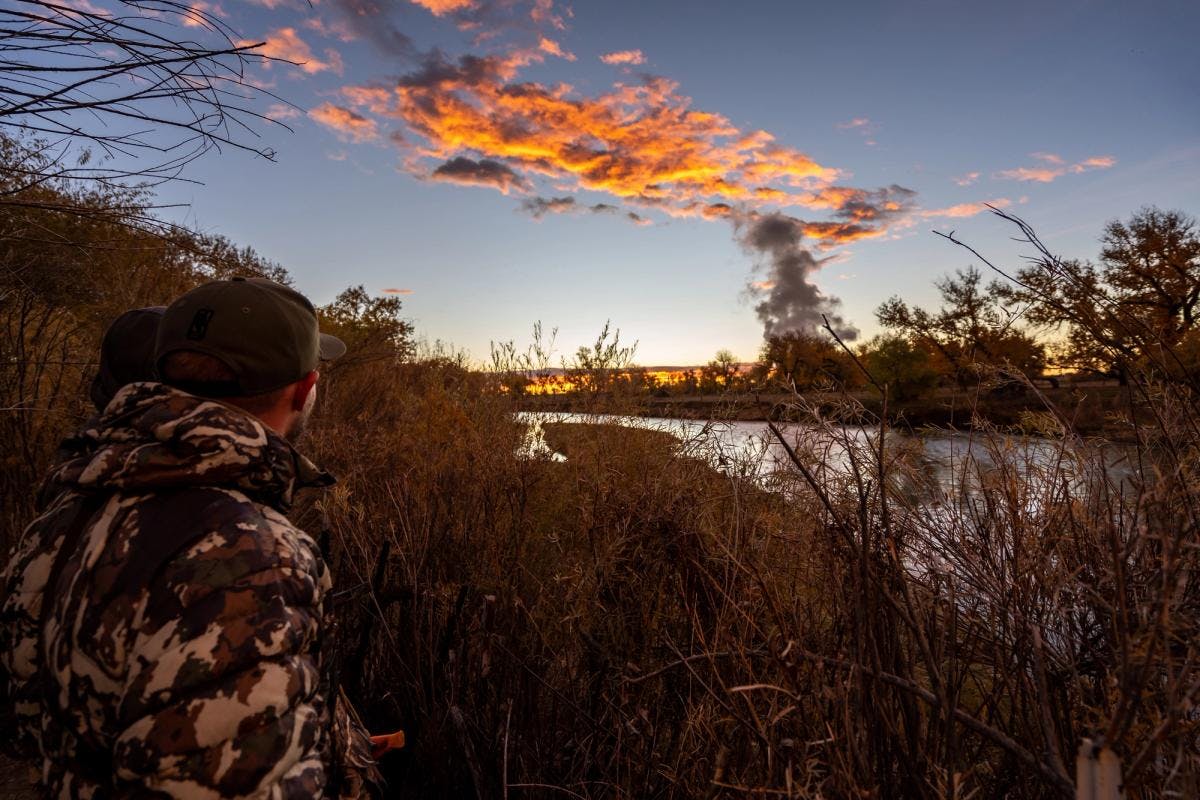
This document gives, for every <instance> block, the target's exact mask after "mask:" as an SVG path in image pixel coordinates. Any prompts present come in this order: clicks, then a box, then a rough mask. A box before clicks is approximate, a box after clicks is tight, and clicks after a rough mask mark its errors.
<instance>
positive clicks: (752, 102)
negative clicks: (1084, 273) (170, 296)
mask: <svg viewBox="0 0 1200 800" xmlns="http://www.w3.org/2000/svg"><path fill="white" fill-rule="evenodd" d="M87 1H88V2H90V3H97V2H100V0H87ZM76 2H84V0H76ZM193 7H194V8H196V9H197V11H203V12H205V13H207V14H210V15H212V16H213V17H215V18H216V19H219V20H220V21H221V22H222V23H225V24H228V25H229V26H230V27H231V28H232V29H233V30H236V31H237V32H238V34H239V36H240V37H242V38H244V39H245V40H246V41H254V42H257V41H263V42H265V43H266V45H265V47H264V48H263V52H265V53H266V54H268V55H271V56H275V57H277V58H281V59H286V60H289V61H293V62H297V63H295V64H288V63H283V62H279V61H276V62H271V63H258V64H255V65H253V67H252V68H251V71H250V74H249V77H250V79H251V80H252V81H253V82H254V83H255V84H257V85H259V86H261V87H262V88H263V89H264V90H266V91H267V92H269V93H271V94H272V95H274V96H273V97H272V96H267V95H262V96H260V97H258V98H257V99H255V100H254V101H253V102H254V103H256V104H257V105H256V106H255V107H256V108H257V109H259V110H261V111H262V112H263V113H266V114H268V115H269V116H271V117H273V118H275V119H277V120H278V121H279V122H280V123H283V124H282V125H268V126H259V129H258V133H259V135H260V136H262V137H263V141H264V142H267V143H269V145H270V147H272V148H273V149H274V150H275V151H276V153H277V157H276V159H275V160H274V161H269V160H267V159H263V158H256V157H254V156H253V155H251V154H249V153H244V152H239V151H236V150H231V149H229V148H226V149H225V150H224V151H223V152H222V153H220V154H210V155H208V156H206V157H204V158H203V159H201V160H199V161H197V162H194V163H193V164H192V165H190V167H189V171H188V173H187V176H188V177H189V178H190V179H191V180H192V181H194V182H190V183H189V182H176V183H174V184H169V185H167V186H164V187H162V188H161V189H160V192H159V194H160V198H161V199H162V201H163V202H165V203H172V204H173V203H179V204H185V206H186V207H181V208H176V209H172V210H169V211H167V212H166V213H167V214H168V215H174V216H175V218H176V219H178V220H182V221H185V222H187V223H188V224H189V225H193V226H196V227H198V228H200V229H202V230H205V231H209V232H214V233H220V234H223V235H226V236H228V237H230V238H231V239H233V240H234V241H235V242H237V243H239V244H242V245H249V246H252V247H253V248H255V249H256V250H257V251H258V252H259V253H261V254H262V255H264V256H266V257H268V258H270V259H272V260H275V261H277V262H279V263H281V264H282V265H284V266H285V267H286V268H287V269H288V270H289V271H290V272H291V274H292V275H293V276H294V280H295V283H296V285H297V287H298V288H299V289H301V290H302V291H304V292H305V293H306V294H308V295H309V296H310V297H311V298H312V299H313V300H314V301H315V302H318V303H324V302H328V301H329V300H331V299H332V298H333V297H334V296H336V294H337V293H338V292H339V291H340V290H342V289H343V288H345V287H347V286H350V285H358V284H361V285H363V286H364V287H366V289H367V290H368V291H370V292H372V293H374V294H385V293H386V294H396V295H399V296H401V297H402V300H403V308H404V314H405V315H406V316H407V317H408V318H410V319H411V320H412V321H413V323H414V324H415V326H416V329H417V332H418V334H419V335H420V336H422V337H424V338H426V339H428V340H431V341H434V340H438V341H444V342H448V343H452V344H453V345H454V346H456V347H459V348H465V349H466V350H467V351H468V352H469V353H470V354H471V355H472V356H473V357H475V358H476V359H478V360H485V359H486V358H487V355H488V350H489V343H490V342H492V341H500V340H515V341H516V343H517V344H518V346H522V345H523V344H524V343H525V342H527V341H528V338H529V332H530V330H531V328H532V326H533V324H534V323H535V322H536V321H539V320H540V321H541V322H542V323H543V325H544V326H545V327H546V328H547V329H551V328H557V329H558V336H557V342H558V345H559V348H560V350H562V351H566V352H569V351H572V350H573V349H574V348H575V347H577V346H578V345H580V344H585V343H588V342H590V341H591V340H593V339H594V338H595V335H596V334H597V333H598V332H599V330H600V329H601V328H602V326H603V325H604V324H605V322H606V321H609V320H611V323H612V325H613V326H614V327H615V328H618V329H619V330H620V332H621V338H622V341H625V342H632V341H635V340H636V341H637V343H638V346H637V361H638V362H639V363H642V364H646V365H680V364H696V363H703V362H705V361H707V360H709V359H710V358H712V356H713V354H714V353H715V352H716V351H717V350H718V349H722V348H727V349H729V350H732V351H733V352H734V354H735V355H736V356H737V357H738V358H740V359H744V360H751V359H753V358H754V357H755V356H756V353H757V351H758V349H759V347H760V346H761V343H762V340H763V336H764V334H765V333H778V332H784V331H787V330H792V329H797V328H799V329H811V328H812V326H813V325H815V324H818V323H819V321H820V319H821V316H822V315H826V316H828V317H830V319H831V320H832V321H833V324H834V325H835V327H837V328H838V329H839V330H840V331H841V332H842V333H843V334H845V335H846V336H847V337H854V336H857V337H858V338H859V340H862V339H864V338H869V337H870V336H872V335H874V334H875V333H878V331H879V328H878V325H877V324H876V323H875V321H874V313H873V312H874V309H875V308H876V307H877V306H878V305H879V304H880V303H881V302H883V301H884V300H886V299H887V298H888V297H890V296H893V295H899V296H900V297H902V298H904V299H905V300H908V301H910V302H914V303H918V304H923V305H929V304H934V303H936V299H937V295H936V290H935V289H934V287H933V283H934V281H935V280H936V279H937V278H938V277H940V276H942V275H944V274H946V273H949V272H951V271H953V270H955V269H959V268H963V267H966V266H967V265H969V264H972V263H976V262H975V261H974V260H973V257H972V256H970V254H969V253H967V252H966V251H964V250H962V249H960V248H957V247H955V246H954V245H952V244H950V243H948V242H946V241H945V240H944V239H941V238H939V237H938V236H936V235H934V233H933V231H951V230H954V231H956V232H957V235H958V236H959V237H960V238H962V239H964V240H966V241H968V242H970V243H971V244H973V245H974V246H976V247H977V248H978V249H980V250H981V251H982V252H984V253H986V254H988V255H989V256H992V257H994V260H995V261H996V262H997V263H998V264H1001V265H1004V266H1018V265H1019V264H1020V259H1021V255H1022V253H1023V252H1026V251H1025V250H1022V248H1021V247H1020V246H1019V245H1018V244H1017V243H1014V242H1013V241H1011V238H1010V237H1011V236H1012V234H1013V230H1012V228H1011V227H1009V226H1008V225H1006V223H1004V222H1003V221H1001V220H999V219H996V218H995V217H994V216H992V215H991V214H989V213H987V209H986V207H985V206H984V205H983V204H984V203H991V204H993V205H995V206H998V207H1001V208H1004V209H1005V210H1007V211H1010V212H1012V213H1015V214H1018V215H1020V216H1021V217H1023V218H1024V219H1026V220H1027V221H1029V222H1030V223H1031V224H1032V225H1033V226H1034V227H1035V229H1037V230H1038V231H1039V233H1040V234H1041V235H1042V237H1043V238H1044V240H1045V241H1046V243H1047V244H1048V245H1049V246H1050V248H1051V249H1052V250H1053V251H1054V252H1056V253H1058V254H1061V255H1063V256H1066V257H1071V258H1094V257H1095V255H1096V253H1097V252H1098V249H1099V246H1098V240H1099V237H1100V235H1101V233H1102V229H1103V226H1104V224H1105V223H1106V222H1107V221H1109V220H1112V219H1117V218H1128V217H1129V216H1130V215H1131V214H1132V213H1133V212H1135V211H1136V210H1138V209H1139V208H1140V207H1142V206H1145V205H1150V204H1153V205H1158V206H1160V207H1163V208H1178V209H1181V210H1183V211H1185V212H1188V213H1191V214H1198V213H1200V103H1198V102H1197V100H1198V99H1200V48H1197V47H1196V46H1195V41H1194V36H1195V31H1196V30H1197V27H1198V23H1200V5H1198V4H1196V3H1195V2H1146V3H1138V4H1133V3H1128V2H1082V1H1078V0H1061V1H1060V2H1054V3H1046V2H1022V1H1021V0H1016V1H1015V2H1009V3H1004V4H996V3H983V2H961V1H959V2H948V1H947V2H940V1H935V2H905V3H895V2H879V3H869V2H860V3H821V4H813V3H797V2H794V0H790V1H787V2H758V1H756V0H743V2H737V3H733V2H707V3H695V2H649V1H647V0H643V1H642V2H618V1H616V0H605V2H586V3H585V2H579V3H576V4H573V5H570V4H566V3H563V2H560V0H319V1H318V0H312V3H311V4H310V3H308V2H305V0H219V2H216V1H215V0H195V2H194V3H193ZM197 35H198V36H199V35H203V30H202V29H201V30H199V31H198V32H197ZM284 125H286V126H287V127H286V128H285V127H283V126H284ZM289 129H290V130H289Z"/></svg>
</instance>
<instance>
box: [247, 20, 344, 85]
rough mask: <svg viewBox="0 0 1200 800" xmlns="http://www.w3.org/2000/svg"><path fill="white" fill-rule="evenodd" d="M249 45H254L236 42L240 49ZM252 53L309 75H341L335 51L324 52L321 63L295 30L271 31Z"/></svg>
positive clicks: (248, 41)
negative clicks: (280, 62)
mask: <svg viewBox="0 0 1200 800" xmlns="http://www.w3.org/2000/svg"><path fill="white" fill-rule="evenodd" d="M251 44H255V42H252V41H250V40H248V39H247V40H242V41H240V42H238V45H239V46H242V47H245V46H247V45H251ZM254 52H255V53H256V54H257V55H261V56H265V57H266V58H273V59H279V60H281V61H288V62H291V63H292V64H294V65H296V66H297V67H299V68H300V69H301V70H303V71H304V72H306V73H308V74H309V75H315V74H316V73H318V72H325V71H326V70H330V71H333V72H336V73H337V74H339V75H340V74H341V73H342V57H341V56H340V55H339V54H338V52H337V51H336V50H332V49H330V50H326V51H325V60H324V61H322V60H321V59H319V58H317V57H316V56H314V55H313V52H312V48H311V47H309V46H308V43H307V42H305V41H304V40H303V39H301V38H300V36H299V35H298V34H297V33H296V29H295V28H280V29H279V30H277V31H273V32H272V33H270V34H268V35H267V39H266V43H265V44H264V45H263V46H262V47H260V48H259V49H257V50H255V51H254ZM264 65H265V66H267V67H270V66H271V62H270V61H265V62H264Z"/></svg>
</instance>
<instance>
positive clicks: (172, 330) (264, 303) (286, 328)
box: [154, 278, 346, 397]
mask: <svg viewBox="0 0 1200 800" xmlns="http://www.w3.org/2000/svg"><path fill="white" fill-rule="evenodd" d="M180 350H190V351H193V352H197V353H204V354H206V355H209V356H212V357H213V358H216V359H217V360H219V361H220V362H221V363H223V364H225V366H227V367H229V369H230V370H231V371H232V372H233V374H234V376H235V379H234V381H232V382H230V383H229V384H228V385H223V386H220V387H209V388H210V391H208V392H207V393H208V394H214V392H213V391H211V389H212V388H216V389H217V390H218V391H217V393H218V394H220V395H224V396H230V397H233V396H244V395H255V394H262V393H264V392H270V391H273V390H275V389H279V388H281V387H283V386H287V385H288V384H289V383H294V382H296V381H298V380H300V378H302V377H304V376H305V375H307V374H308V373H309V372H312V371H313V370H314V369H316V368H317V364H318V363H319V362H320V361H329V360H332V359H335V358H338V357H339V356H341V355H342V354H344V353H345V352H346V345H345V344H344V343H343V342H342V340H341V339H338V338H337V337H336V336H330V335H329V334H327V333H321V332H320V330H319V329H318V327H317V312H316V309H314V308H313V304H312V303H310V302H309V301H308V298H307V297H305V296H304V295H302V294H300V293H299V292H297V291H296V290H295V289H291V288H289V287H287V286H284V285H283V284H280V283H276V282H274V281H270V280H267V279H266V278H233V279H232V280H226V281H212V282H211V283H206V284H204V285H203V286H198V287H196V288H195V289H192V290H191V291H190V292H187V293H185V294H183V295H181V296H180V297H179V298H178V299H177V300H176V301H175V302H173V303H171V305H169V306H167V310H166V311H165V312H163V316H162V320H161V321H160V322H159V324H158V338H157V340H156V343H155V348H154V363H155V366H156V367H158V368H159V371H160V374H161V368H162V362H163V359H164V358H165V357H166V356H168V355H170V354H171V353H174V352H178V351H180Z"/></svg>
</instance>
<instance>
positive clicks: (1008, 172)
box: [996, 167, 1066, 183]
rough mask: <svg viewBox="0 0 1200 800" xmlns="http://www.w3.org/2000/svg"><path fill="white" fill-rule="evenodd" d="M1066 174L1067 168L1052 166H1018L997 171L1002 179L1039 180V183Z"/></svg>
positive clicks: (997, 175)
mask: <svg viewBox="0 0 1200 800" xmlns="http://www.w3.org/2000/svg"><path fill="white" fill-rule="evenodd" d="M1065 174H1066V170H1063V169H1054V168H1051V167H1017V168H1016V169H1005V170H1001V171H1000V172H997V173H996V177H997V178H1000V179H1002V180H1009V181H1037V182H1038V183H1050V182H1051V181H1052V180H1054V179H1055V178H1058V177H1061V176H1062V175H1065Z"/></svg>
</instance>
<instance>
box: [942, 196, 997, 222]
mask: <svg viewBox="0 0 1200 800" xmlns="http://www.w3.org/2000/svg"><path fill="white" fill-rule="evenodd" d="M989 205H990V206H994V207H995V208H1006V207H1008V206H1010V205H1012V201H1011V200H1009V199H1008V198H1007V197H997V198H996V199H995V200H988V201H987V202H986V203H959V204H958V205H956V206H950V207H949V208H931V209H928V210H925V211H922V212H921V216H922V217H949V218H951V219H961V218H963V217H973V216H975V215H976V214H982V213H983V212H984V211H987V210H988V206H989Z"/></svg>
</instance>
